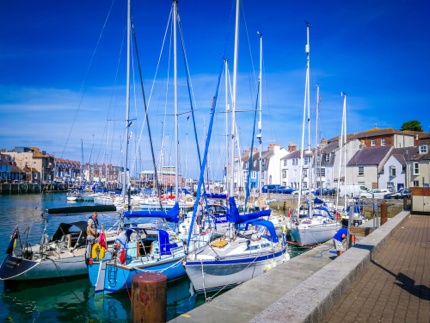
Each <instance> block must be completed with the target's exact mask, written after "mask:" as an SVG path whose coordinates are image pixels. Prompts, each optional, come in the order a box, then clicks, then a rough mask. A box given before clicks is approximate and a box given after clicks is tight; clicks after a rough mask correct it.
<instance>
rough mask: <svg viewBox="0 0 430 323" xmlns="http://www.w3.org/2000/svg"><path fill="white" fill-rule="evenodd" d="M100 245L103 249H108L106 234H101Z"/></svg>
mask: <svg viewBox="0 0 430 323" xmlns="http://www.w3.org/2000/svg"><path fill="white" fill-rule="evenodd" d="M99 244H100V246H102V247H103V248H105V249H107V243H106V236H105V233H104V232H102V233H100V237H99Z"/></svg>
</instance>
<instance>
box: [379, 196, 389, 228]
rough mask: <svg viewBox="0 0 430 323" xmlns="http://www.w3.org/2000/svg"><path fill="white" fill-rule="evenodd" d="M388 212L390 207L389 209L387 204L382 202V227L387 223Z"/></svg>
mask: <svg viewBox="0 0 430 323" xmlns="http://www.w3.org/2000/svg"><path fill="white" fill-rule="evenodd" d="M387 211H388V207H387V202H385V201H382V203H381V225H383V224H384V223H385V222H387V213H388V212H387Z"/></svg>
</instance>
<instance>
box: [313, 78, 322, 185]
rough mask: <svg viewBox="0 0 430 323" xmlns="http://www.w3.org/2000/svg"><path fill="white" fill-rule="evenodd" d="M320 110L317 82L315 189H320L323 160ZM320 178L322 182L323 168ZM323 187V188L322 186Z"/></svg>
mask: <svg viewBox="0 0 430 323" xmlns="http://www.w3.org/2000/svg"><path fill="white" fill-rule="evenodd" d="M319 110H320V85H319V84H317V101H316V106H315V146H316V150H315V156H316V158H315V159H314V160H315V162H314V166H315V172H314V173H315V191H316V190H317V189H318V163H319V161H320V160H321V152H320V145H319V137H318V135H319V133H318V131H319ZM319 178H320V182H321V170H320V174H319ZM320 189H322V188H320Z"/></svg>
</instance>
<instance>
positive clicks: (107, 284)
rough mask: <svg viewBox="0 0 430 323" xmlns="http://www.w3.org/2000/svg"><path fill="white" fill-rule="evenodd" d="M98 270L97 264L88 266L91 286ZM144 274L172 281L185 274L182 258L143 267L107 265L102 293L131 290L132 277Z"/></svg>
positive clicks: (98, 265) (94, 283)
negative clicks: (154, 273)
mask: <svg viewBox="0 0 430 323" xmlns="http://www.w3.org/2000/svg"><path fill="white" fill-rule="evenodd" d="M99 268H100V264H99V263H95V264H92V265H89V266H88V274H89V278H90V282H91V284H92V285H93V286H96V283H97V277H98V274H99ZM144 272H157V273H162V274H164V275H166V277H167V280H173V279H176V278H179V277H182V276H184V275H185V274H186V273H185V268H184V266H183V265H182V258H179V257H178V258H174V259H169V260H164V261H158V262H156V263H150V264H144V265H136V264H135V265H131V264H130V265H120V264H118V263H117V264H115V263H107V264H106V272H105V279H104V289H103V291H104V292H105V293H114V292H117V291H119V290H122V289H126V288H127V289H129V288H131V284H132V280H133V276H134V275H136V274H141V273H144Z"/></svg>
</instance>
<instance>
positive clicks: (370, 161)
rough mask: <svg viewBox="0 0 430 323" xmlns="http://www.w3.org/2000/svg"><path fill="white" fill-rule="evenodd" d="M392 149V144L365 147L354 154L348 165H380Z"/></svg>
mask: <svg viewBox="0 0 430 323" xmlns="http://www.w3.org/2000/svg"><path fill="white" fill-rule="evenodd" d="M391 149H392V147H391V146H381V147H365V148H363V149H360V150H359V151H357V152H356V153H355V155H354V156H352V158H351V159H350V161H349V162H348V164H347V166H357V165H360V166H366V165H368V166H370V165H379V164H380V163H381V161H383V159H384V158H385V157H386V156H387V154H388V153H389V152H390V150H391Z"/></svg>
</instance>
